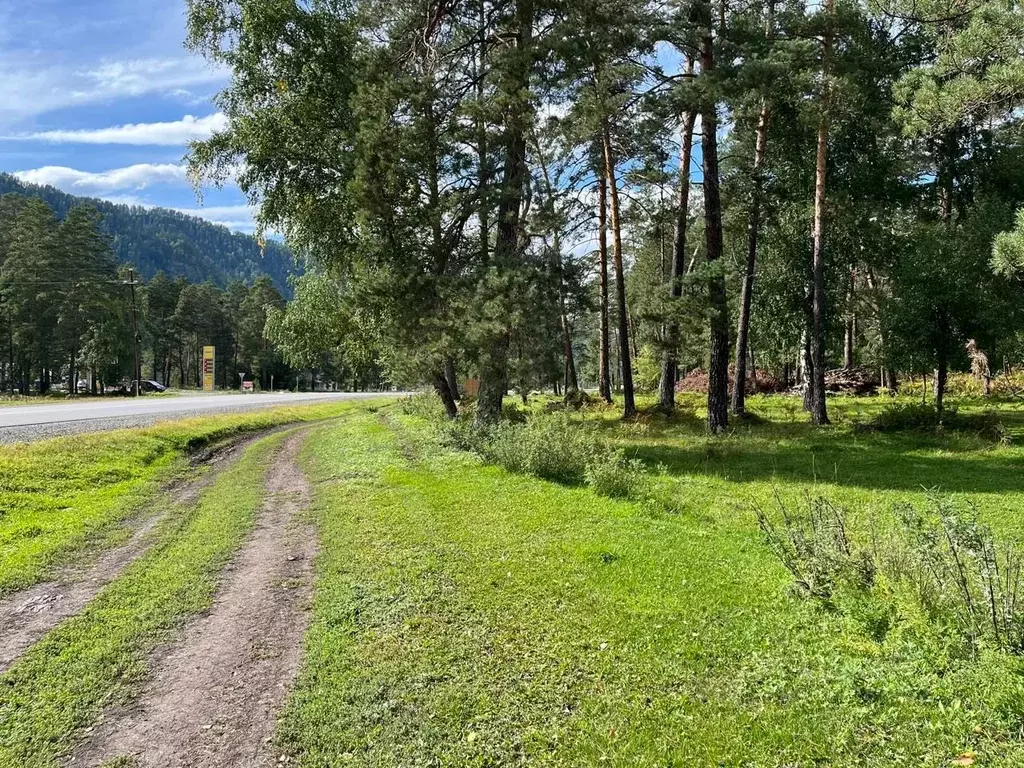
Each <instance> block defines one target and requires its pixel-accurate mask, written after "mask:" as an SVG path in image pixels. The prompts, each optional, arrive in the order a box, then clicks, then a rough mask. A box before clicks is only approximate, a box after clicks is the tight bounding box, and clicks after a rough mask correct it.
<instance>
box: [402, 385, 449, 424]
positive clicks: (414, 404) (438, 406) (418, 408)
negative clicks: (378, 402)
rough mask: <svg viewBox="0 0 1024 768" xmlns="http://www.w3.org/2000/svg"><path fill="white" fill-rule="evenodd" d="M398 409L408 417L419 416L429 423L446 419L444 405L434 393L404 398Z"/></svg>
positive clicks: (421, 393) (423, 393)
mask: <svg viewBox="0 0 1024 768" xmlns="http://www.w3.org/2000/svg"><path fill="white" fill-rule="evenodd" d="M398 407H399V408H400V409H401V411H402V413H404V414H406V415H407V416H419V417H420V418H422V419H427V420H428V421H435V420H440V419H443V418H445V412H444V405H443V404H442V403H441V398H439V397H438V396H437V394H436V393H434V392H419V393H417V394H415V395H409V396H408V397H403V398H402V399H401V400H399V401H398Z"/></svg>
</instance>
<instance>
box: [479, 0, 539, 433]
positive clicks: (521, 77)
mask: <svg viewBox="0 0 1024 768" xmlns="http://www.w3.org/2000/svg"><path fill="white" fill-rule="evenodd" d="M515 19H516V27H517V29H518V45H517V48H516V51H515V53H514V54H511V55H510V56H511V57H510V60H509V62H507V63H506V70H505V72H504V73H503V77H502V82H501V85H500V87H499V90H500V91H501V92H502V95H503V96H505V97H506V98H507V99H508V101H509V104H508V106H507V107H506V119H505V170H504V174H503V177H502V180H501V196H500V200H499V203H498V226H497V229H498V234H497V241H496V242H495V246H494V264H495V266H496V268H497V270H498V271H499V272H500V273H502V272H508V271H510V270H511V269H513V268H514V267H515V265H516V263H517V262H518V261H519V252H520V244H521V242H522V237H521V234H522V233H521V230H522V211H521V209H522V203H523V196H524V194H525V193H526V188H527V184H528V183H529V171H528V169H527V167H526V131H527V128H528V125H529V122H530V121H529V112H530V98H529V92H530V73H531V71H532V68H533V67H532V54H533V0H517V2H516V10H515ZM509 333H510V331H509V329H507V328H504V329H501V330H500V331H499V332H498V333H496V334H495V335H494V336H493V337H492V338H491V339H490V341H489V343H488V344H486V345H485V347H484V349H483V353H482V354H481V356H480V389H479V391H478V394H477V411H476V420H477V423H478V424H483V425H487V424H495V423H497V422H498V420H499V419H500V418H501V403H502V400H503V398H504V397H505V393H506V392H507V389H506V379H507V373H508V346H509Z"/></svg>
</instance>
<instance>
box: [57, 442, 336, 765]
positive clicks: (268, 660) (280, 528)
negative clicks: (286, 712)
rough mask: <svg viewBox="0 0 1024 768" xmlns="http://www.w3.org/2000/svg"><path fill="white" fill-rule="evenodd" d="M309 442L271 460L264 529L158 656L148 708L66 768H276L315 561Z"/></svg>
mask: <svg viewBox="0 0 1024 768" xmlns="http://www.w3.org/2000/svg"><path fill="white" fill-rule="evenodd" d="M307 433H308V429H303V430H300V431H297V432H294V433H292V434H291V435H289V436H287V437H286V438H285V440H284V441H283V444H282V446H281V448H280V449H279V451H278V452H277V453H276V454H275V455H274V458H273V461H272V464H271V466H269V467H268V468H267V475H266V488H267V498H266V500H265V501H264V503H263V506H262V508H261V510H260V513H259V516H258V518H257V520H256V524H255V528H254V530H253V532H252V534H251V535H250V537H249V538H248V540H247V541H246V543H245V544H244V545H243V547H242V549H241V550H240V551H239V552H238V554H237V555H236V556H235V558H234V560H233V563H232V565H229V566H228V568H227V569H226V572H225V576H224V580H223V582H222V584H221V588H220V590H219V591H218V594H217V597H216V599H215V602H214V604H213V606H212V607H211V608H210V610H209V611H208V612H207V613H206V614H205V615H203V616H202V617H200V618H197V619H196V620H195V621H193V622H191V623H190V624H188V625H186V626H185V628H184V630H183V635H182V639H181V640H180V642H178V643H176V644H175V645H173V646H171V647H169V648H164V649H163V650H162V651H159V652H158V653H157V655H156V657H155V658H154V659H153V662H152V665H151V668H152V674H151V675H150V682H149V683H148V684H147V685H146V687H145V688H144V689H143V691H142V693H141V694H140V696H139V698H138V699H137V700H136V701H135V702H134V703H133V704H131V705H128V706H127V707H124V708H120V709H116V710H113V711H109V712H108V713H107V714H106V715H105V717H104V718H103V720H102V721H101V722H100V723H98V724H97V725H96V726H95V728H94V729H93V730H92V733H91V734H90V735H89V737H88V738H87V739H86V740H85V741H84V742H83V743H82V744H80V745H79V747H78V749H76V750H75V752H74V754H73V755H72V756H71V757H70V758H69V759H68V761H67V762H66V763H65V765H68V766H74V767H75V768H79V767H80V766H87V767H88V768H95V767H96V766H100V765H103V764H105V763H108V762H110V761H113V760H115V759H117V758H121V759H128V760H130V761H134V762H130V763H129V764H131V765H133V766H134V765H140V766H147V767H150V768H157V767H158V766H159V768H185V766H188V768H243V766H244V768H258V767H259V766H271V765H276V764H277V755H276V752H275V750H274V748H273V744H272V736H273V733H274V728H275V726H276V722H277V720H276V717H277V713H278V711H279V709H280V708H281V705H282V704H283V702H284V698H285V696H286V694H287V692H288V689H289V687H290V684H291V682H292V680H293V678H294V676H295V674H296V672H297V671H298V667H299V660H300V652H301V642H302V637H303V634H304V633H305V631H306V628H307V626H308V624H309V611H308V606H309V601H310V598H311V595H312V566H313V557H314V556H315V554H316V532H315V529H314V528H313V526H312V525H311V524H309V523H307V522H304V521H302V520H300V519H299V513H300V512H301V511H302V510H303V509H305V508H306V507H307V505H308V503H309V499H310V486H309V483H308V481H307V479H306V477H305V475H304V473H303V472H302V470H301V469H300V468H299V466H298V463H297V456H298V452H299V449H300V447H301V445H302V442H303V440H304V439H305V436H306V434H307Z"/></svg>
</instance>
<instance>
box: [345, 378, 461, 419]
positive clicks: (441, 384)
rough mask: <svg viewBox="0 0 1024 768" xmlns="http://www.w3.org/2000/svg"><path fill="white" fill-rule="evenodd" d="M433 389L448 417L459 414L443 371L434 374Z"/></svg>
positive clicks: (353, 387)
mask: <svg viewBox="0 0 1024 768" xmlns="http://www.w3.org/2000/svg"><path fill="white" fill-rule="evenodd" d="M352 389H353V391H354V390H355V382H353V386H352ZM434 391H435V392H437V396H438V397H440V398H441V402H442V403H444V412H445V413H446V414H447V416H448V418H449V419H454V418H455V417H456V416H458V415H459V407H458V406H457V405H456V404H455V398H454V397H452V390H451V387H450V386H449V383H448V379H447V377H446V376H445V374H444V372H442V371H438V373H437V374H436V375H435V376H434Z"/></svg>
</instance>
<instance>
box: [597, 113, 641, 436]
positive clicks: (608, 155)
mask: <svg viewBox="0 0 1024 768" xmlns="http://www.w3.org/2000/svg"><path fill="white" fill-rule="evenodd" d="M603 133H604V136H603V138H604V170H605V176H607V177H608V192H609V196H610V198H611V204H612V208H611V212H612V244H613V247H614V248H613V251H612V263H613V264H614V266H615V303H616V305H617V307H618V310H619V312H618V315H619V316H618V321H619V360H620V363H621V367H622V374H621V375H622V401H623V407H622V418H624V419H630V418H632V417H633V416H635V415H636V403H635V402H634V399H633V362H632V359H631V356H630V350H629V315H628V314H627V312H626V274H625V270H624V268H623V265H622V219H621V215H620V209H619V184H618V180H617V179H616V178H615V173H616V166H615V155H614V153H613V152H612V136H611V130H610V128H609V127H608V123H607V122H605V124H604V126H603Z"/></svg>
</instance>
